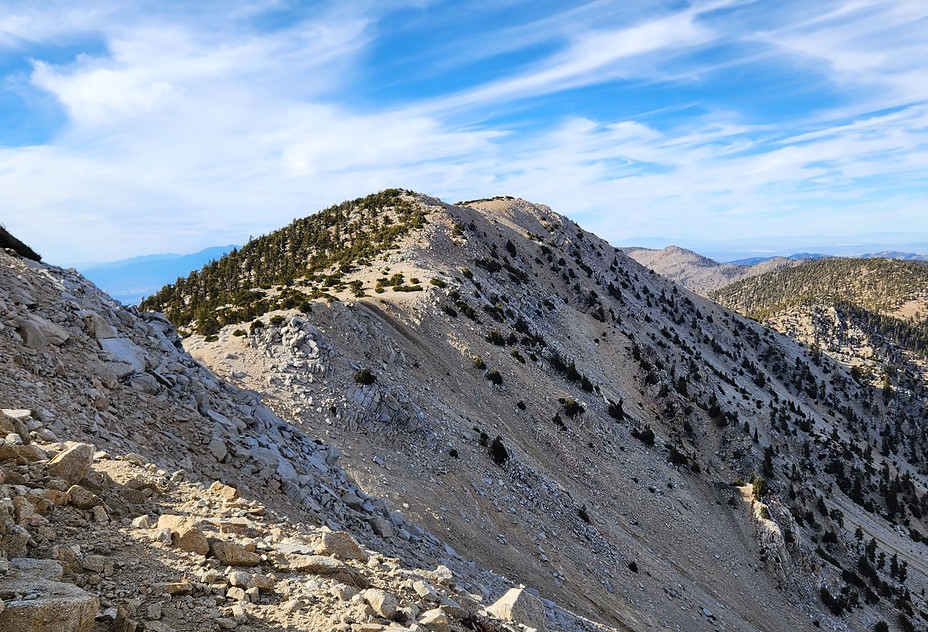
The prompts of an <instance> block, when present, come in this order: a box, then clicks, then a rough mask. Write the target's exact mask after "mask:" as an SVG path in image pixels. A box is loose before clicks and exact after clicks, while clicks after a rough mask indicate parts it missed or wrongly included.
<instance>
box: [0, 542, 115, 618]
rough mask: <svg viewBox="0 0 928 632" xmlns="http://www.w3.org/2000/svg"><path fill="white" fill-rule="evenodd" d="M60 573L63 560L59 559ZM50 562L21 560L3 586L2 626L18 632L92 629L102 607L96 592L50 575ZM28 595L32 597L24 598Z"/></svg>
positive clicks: (0, 599)
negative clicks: (82, 588) (87, 590)
mask: <svg viewBox="0 0 928 632" xmlns="http://www.w3.org/2000/svg"><path fill="white" fill-rule="evenodd" d="M55 565H56V566H57V571H58V572H59V573H60V570H61V566H60V564H57V562H56V563H55ZM48 571H49V568H47V567H46V566H39V567H35V566H33V565H31V564H28V563H25V564H17V560H13V561H12V562H11V564H10V572H9V573H8V574H7V575H6V576H5V577H4V578H3V583H2V586H0V603H3V605H4V608H3V609H2V611H0V630H4V631H5V630H10V631H11V632H12V631H13V630H16V631H17V632H90V631H91V630H92V629H93V627H94V618H95V617H96V616H97V612H98V611H99V602H98V601H97V598H96V597H94V596H93V595H91V594H89V593H87V592H85V591H83V590H81V589H80V588H78V587H77V586H75V585H73V584H65V583H62V582H58V581H54V580H52V579H48V577H47V572H48ZM24 596H28V598H24Z"/></svg>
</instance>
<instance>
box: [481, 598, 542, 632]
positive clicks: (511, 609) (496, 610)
mask: <svg viewBox="0 0 928 632" xmlns="http://www.w3.org/2000/svg"><path fill="white" fill-rule="evenodd" d="M487 612H489V613H490V614H492V615H493V616H496V617H499V618H500V619H502V620H503V621H511V622H513V623H520V624H522V625H525V626H528V627H530V628H535V629H536V630H538V631H539V632H542V631H544V630H547V628H546V627H545V605H544V604H543V603H542V602H541V599H539V598H538V597H535V596H534V595H532V594H530V593H529V592H528V591H526V590H525V589H524V588H510V589H509V590H508V591H507V592H506V594H505V595H503V596H502V597H500V598H499V599H498V600H497V601H496V602H495V603H494V604H493V605H491V606H490V607H489V608H487Z"/></svg>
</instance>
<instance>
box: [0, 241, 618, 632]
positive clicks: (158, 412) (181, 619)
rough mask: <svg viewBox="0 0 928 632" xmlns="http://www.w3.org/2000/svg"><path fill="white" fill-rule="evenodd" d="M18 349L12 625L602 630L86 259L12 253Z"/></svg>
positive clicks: (57, 629) (2, 557)
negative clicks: (344, 454) (390, 492)
mask: <svg viewBox="0 0 928 632" xmlns="http://www.w3.org/2000/svg"><path fill="white" fill-rule="evenodd" d="M0 364H2V371H0V407H2V408H3V412H2V414H0V428H2V429H3V432H2V437H3V438H2V440H0V631H2V632H89V631H91V630H93V631H94V632H104V631H105V632H110V631H118V632H142V631H146V632H200V631H219V630H231V629H239V630H266V631H283V630H327V631H328V630H339V631H346V632H347V631H353V630H366V631H372V632H373V631H376V630H396V631H402V630H406V631H414V630H430V631H441V630H453V631H455V632H463V631H465V630H494V631H503V630H508V631H513V630H515V629H516V627H517V626H518V624H519V623H525V624H529V625H532V626H533V627H537V628H539V629H543V628H544V627H545V626H546V625H547V626H548V627H549V628H551V629H569V630H577V631H580V630H599V629H602V628H601V626H598V625H596V624H594V623H591V622H587V621H584V620H582V619H580V618H578V617H576V616H574V615H572V614H570V613H569V612H566V611H564V610H563V609H561V608H559V607H557V606H556V605H555V604H553V603H552V602H550V601H547V602H544V601H542V600H541V599H539V598H538V597H536V596H534V594H532V593H529V592H526V591H523V590H520V589H518V587H516V586H513V584H512V583H511V582H509V581H508V580H506V579H504V578H503V577H501V576H499V575H497V574H494V573H492V572H489V571H486V570H484V569H483V568H481V567H479V566H478V565H476V564H474V562H472V561H469V560H467V559H465V558H464V557H462V556H460V555H457V554H455V553H454V552H453V551H452V550H451V549H450V548H449V547H448V546H447V545H446V544H445V543H444V542H443V541H442V540H441V538H440V535H437V534H436V533H437V532H430V531H429V530H426V529H423V528H422V527H420V526H419V525H418V524H416V523H415V522H414V521H412V520H410V519H408V518H407V517H406V516H404V509H403V502H404V500H399V502H397V504H389V503H387V502H385V501H384V500H383V499H382V498H380V497H378V496H376V495H372V494H369V493H367V492H366V491H365V488H364V487H363V486H359V485H358V484H357V483H356V482H355V481H354V480H352V479H351V478H350V477H349V476H348V475H346V472H345V471H344V470H343V469H342V468H341V466H340V465H339V450H338V448H337V447H336V446H334V445H332V444H329V443H326V442H324V441H322V440H318V439H314V438H311V437H313V436H318V435H316V434H315V432H314V431H313V433H314V434H312V435H308V434H306V433H305V432H304V431H302V430H300V429H299V428H296V427H294V426H292V425H291V424H289V423H287V422H285V421H284V420H282V419H281V418H280V417H278V416H277V415H275V414H274V413H272V412H271V411H270V410H269V409H268V408H267V407H265V406H264V405H263V404H262V403H261V401H260V399H259V398H258V396H257V394H256V393H255V392H253V391H248V390H242V389H240V388H237V387H235V386H231V385H230V384H228V383H226V382H224V381H223V380H221V379H219V378H216V377H215V376H214V375H213V374H211V373H210V372H209V371H208V370H207V369H205V368H204V367H203V366H201V365H200V364H199V363H197V362H196V361H195V360H194V359H193V358H191V356H190V355H188V354H187V353H186V352H185V351H183V349H182V345H181V340H180V338H179V337H178V335H177V334H176V332H175V330H174V328H173V326H172V325H171V324H170V323H169V322H168V321H167V320H166V319H165V318H164V317H163V316H161V315H159V314H155V313H144V314H140V313H139V312H138V311H137V310H135V309H127V308H125V307H122V306H121V305H119V304H118V303H116V302H115V301H113V300H112V299H110V298H109V297H107V296H106V295H104V294H102V293H101V292H100V291H99V290H97V289H96V288H95V287H94V286H93V285H92V284H90V283H88V282H87V281H86V280H84V279H83V278H82V277H80V276H79V275H78V274H77V273H75V272H74V271H68V270H62V269H60V268H55V267H51V266H45V265H42V264H40V263H36V262H34V261H31V260H28V259H22V258H20V256H19V255H17V254H16V253H15V252H7V251H0ZM320 418H321V416H320ZM305 430H306V431H312V427H311V426H309V425H306V426H305ZM510 589H512V590H510ZM497 599H502V600H501V601H500V602H497V601H496V600H497ZM510 606H511V607H510Z"/></svg>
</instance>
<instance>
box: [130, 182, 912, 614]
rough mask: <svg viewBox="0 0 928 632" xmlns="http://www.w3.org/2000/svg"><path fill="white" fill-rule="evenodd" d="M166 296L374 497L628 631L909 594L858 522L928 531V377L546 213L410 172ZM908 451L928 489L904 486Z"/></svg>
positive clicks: (883, 540)
mask: <svg viewBox="0 0 928 632" xmlns="http://www.w3.org/2000/svg"><path fill="white" fill-rule="evenodd" d="M629 254H630V255H633V254H634V252H631V253H629ZM670 254H671V255H673V256H679V255H681V254H683V253H681V252H680V251H670ZM713 263H714V262H713ZM797 265H799V264H797ZM715 267H720V268H723V269H729V268H725V267H724V266H722V265H721V264H715V266H711V268H712V269H714V268H715ZM731 267H732V268H738V267H737V266H731ZM156 297H157V299H158V300H157V301H152V302H151V303H150V304H148V306H149V307H157V308H163V309H167V310H170V311H171V313H172V318H178V324H179V325H180V326H182V327H183V328H185V329H187V330H188V331H193V332H199V333H193V334H192V335H190V336H188V337H187V338H186V339H185V342H184V344H185V346H186V347H187V348H189V349H190V350H191V353H193V354H194V356H195V357H197V358H198V359H199V360H200V361H201V362H203V363H204V364H205V365H207V366H210V367H213V368H214V369H215V370H216V371H217V372H219V373H220V374H222V375H224V376H226V377H227V378H228V379H230V380H232V381H233V382H235V383H236V384H238V385H240V386H242V387H245V388H248V389H253V390H261V391H262V392H264V393H266V394H267V397H268V399H269V401H270V402H271V403H272V406H273V407H274V409H275V410H276V411H277V412H278V413H279V414H283V415H285V416H287V417H288V418H292V419H294V420H296V422H297V423H298V425H299V426H300V427H301V428H304V429H306V430H307V431H309V432H312V433H315V434H319V435H324V436H326V437H327V438H328V439H330V440H332V441H336V442H337V443H338V444H339V446H340V447H341V448H342V449H343V451H344V452H343V454H344V456H343V462H344V466H345V468H346V470H347V471H349V472H350V474H351V476H352V477H354V480H356V481H358V482H359V483H360V484H361V485H362V486H363V487H364V488H365V489H368V490H372V491H373V492H376V494H378V495H382V496H384V497H385V498H387V499H388V500H390V501H391V502H393V503H399V504H402V505H403V506H404V508H405V509H404V515H408V516H410V517H411V518H413V519H414V520H415V521H416V522H417V523H418V524H422V525H423V526H424V528H426V529H428V530H431V531H440V532H441V533H443V534H445V536H446V537H447V539H448V541H449V544H450V546H451V547H453V548H454V550H455V551H456V552H458V553H460V554H463V555H466V556H468V557H471V558H472V559H474V560H476V561H477V562H478V563H479V564H480V565H483V566H486V567H489V568H492V569H494V570H497V571H499V572H505V573H506V575H507V576H509V577H512V578H515V579H516V581H520V582H522V583H523V584H526V585H529V586H532V587H533V588H535V589H537V590H538V591H539V592H540V594H542V595H545V596H546V597H547V598H550V599H553V600H554V601H555V602H557V603H567V604H572V607H575V608H576V610H577V611H578V612H579V613H580V614H582V615H583V616H586V617H588V618H592V619H595V620H597V621H599V622H600V623H602V624H604V625H610V626H616V627H619V628H623V627H624V628H632V629H637V628H640V627H646V626H652V627H656V628H672V627H680V628H689V627H692V626H693V625H694V624H693V619H694V617H695V619H696V620H697V621H699V622H700V624H702V623H703V622H705V620H707V619H709V620H710V622H712V623H713V624H716V623H717V624H719V625H724V626H725V627H728V628H730V629H755V628H757V627H759V626H758V623H757V622H758V621H760V620H763V621H765V622H774V621H775V622H776V623H771V624H770V628H771V629H783V630H786V629H797V628H798V629H809V628H810V627H811V624H810V623H809V621H810V618H809V613H812V616H813V617H814V619H815V620H816V621H819V622H820V623H821V621H823V620H824V619H825V618H835V617H838V619H835V620H834V621H829V622H828V623H827V624H828V625H834V626H839V625H844V623H842V621H845V620H846V621H847V625H849V626H850V627H857V628H861V629H863V628H865V627H867V626H870V624H871V623H872V621H873V620H877V619H879V618H889V617H891V616H895V612H894V611H893V609H894V608H895V607H896V606H895V605H893V604H895V603H896V602H895V601H892V600H884V599H883V598H881V597H879V596H878V593H876V592H874V596H875V600H871V602H870V603H866V599H870V597H869V596H868V597H863V596H862V595H864V594H867V595H869V593H864V592H857V591H863V588H861V586H859V585H858V583H857V582H856V580H855V579H854V577H858V576H857V574H856V573H857V571H854V570H853V569H855V568H858V564H859V557H860V555H859V552H858V551H857V548H858V544H857V540H855V535H854V534H853V533H852V532H850V531H849V530H848V528H847V526H846V525H862V527H861V529H862V530H864V532H865V533H866V537H867V538H873V539H874V540H875V543H874V544H873V547H874V551H875V554H876V552H878V551H877V550H879V551H899V552H903V551H906V550H909V549H907V547H911V546H915V545H914V544H910V543H916V544H917V543H918V542H920V541H921V534H922V533H925V532H926V529H928V527H926V526H925V524H924V518H923V516H924V515H926V512H925V511H923V509H922V504H923V499H924V498H925V489H926V488H925V478H924V476H925V473H924V472H923V471H921V470H920V469H919V466H918V464H919V463H924V462H928V446H926V445H925V443H924V441H922V440H920V439H917V440H915V441H912V442H906V441H904V440H902V439H900V437H904V436H917V429H916V423H917V422H916V420H917V419H920V418H921V415H922V414H923V412H924V411H923V400H922V399H921V398H920V395H919V394H917V393H915V392H905V391H903V389H898V390H892V389H891V390H890V391H889V392H888V393H887V394H886V395H885V396H884V395H882V394H881V395H880V396H879V397H874V394H873V388H872V386H871V385H870V384H869V383H867V382H865V381H859V380H858V377H859V376H857V375H856V374H853V373H852V372H851V371H850V370H849V368H848V367H845V366H842V365H840V364H838V363H836V362H834V361H833V360H831V359H830V358H828V357H827V356H824V355H822V354H816V353H813V352H812V351H810V350H809V349H807V348H804V347H803V346H802V345H800V344H798V343H796V342H794V341H792V340H790V339H788V338H785V337H783V336H781V335H779V334H777V333H775V332H773V331H771V330H768V329H765V328H763V327H762V326H761V325H759V324H758V323H756V322H753V321H750V320H748V319H746V318H743V317H741V316H739V315H737V314H735V313H732V312H729V311H727V310H725V309H724V308H721V307H720V306H718V305H716V304H714V303H712V302H711V301H709V300H708V299H706V298H704V297H701V296H697V295H695V294H691V293H689V292H688V291H686V290H684V289H682V288H681V287H680V286H678V285H676V284H674V283H672V282H670V281H668V280H666V279H663V278H661V277H660V276H658V275H657V274H655V273H653V272H652V271H649V270H647V269H646V268H644V267H643V266H641V265H640V264H638V263H637V262H636V261H634V260H633V259H632V258H629V256H625V254H623V253H622V252H620V251H618V250H616V249H614V248H613V247H611V246H610V245H609V244H608V243H606V242H605V241H603V240H602V239H600V238H599V237H597V236H595V235H593V234H591V233H589V232H586V231H584V230H583V229H582V228H580V227H578V226H577V225H576V224H574V223H573V222H571V221H570V220H568V219H566V218H564V217H562V216H560V215H558V214H557V213H555V212H553V211H552V210H551V209H549V208H548V207H546V206H544V205H540V204H534V203H531V202H527V201H525V200H519V199H516V198H506V197H503V198H492V199H485V200H473V201H469V202H466V203H462V204H459V205H452V204H446V203H444V202H442V201H440V200H438V199H435V198H430V197H428V196H421V195H419V194H412V193H410V192H406V191H398V190H390V191H386V192H382V193H379V194H375V195H374V196H368V197H367V198H359V199H357V200H353V201H350V202H345V203H343V204H341V205H337V206H335V207H331V208H329V209H326V210H324V211H322V212H320V213H319V214H316V215H313V216H310V217H307V218H304V219H302V220H297V221H296V222H294V223H293V224H291V225H290V226H288V227H285V228H282V229H280V230H279V231H275V232H274V233H271V234H270V235H268V236H266V237H265V238H260V239H258V240H255V241H254V242H251V243H250V244H248V245H246V246H245V247H243V248H242V249H241V250H240V251H239V252H238V253H236V254H235V255H230V256H228V257H226V258H224V259H222V260H220V261H218V262H216V263H215V264H212V265H210V266H207V267H206V268H204V269H203V270H202V271H201V272H200V273H198V274H196V275H192V277H191V278H190V279H188V280H186V281H185V283H183V284H178V285H176V286H174V287H171V288H166V289H165V290H164V291H163V292H162V293H159V295H156ZM159 301H160V302H159ZM204 323H205V324H206V325H208V326H206V327H204ZM891 410H893V411H898V412H899V413H900V414H896V413H893V414H892V415H891V418H892V422H886V421H884V420H886V419H888V418H889V417H888V416H887V415H889V411H891ZM876 420H880V421H879V423H877V421H876ZM878 426H879V429H878ZM886 436H890V437H894V439H888V440H887V441H888V443H886V445H885V448H886V451H885V454H882V453H880V450H881V449H883V448H884V445H883V443H882V442H881V441H882V440H881V438H880V437H886ZM868 447H869V451H868ZM890 454H892V455H893V456H892V457H890V456H889V455H890ZM839 455H840V456H839ZM894 458H895V459H896V462H895V463H894V462H893V459H894ZM836 459H838V460H840V461H841V463H842V465H841V466H840V467H838V466H837V465H834V462H835V460H836ZM900 459H901V460H900ZM884 471H885V472H888V474H886V476H889V477H890V480H891V479H892V477H893V476H895V475H896V473H898V475H899V476H900V477H902V476H903V475H904V474H905V473H908V474H909V476H910V480H912V486H911V487H909V486H907V485H902V484H901V483H900V490H902V491H899V492H897V493H896V496H895V500H893V499H892V498H889V497H888V496H886V495H884V494H882V493H881V491H880V490H881V489H883V488H882V487H881V486H880V482H879V481H880V479H881V477H882V476H884V475H883V474H882V472H884ZM900 480H901V478H900ZM751 481H753V486H752V485H750V484H745V483H750V482H751ZM857 482H859V489H858V485H857ZM824 490H830V491H828V492H827V493H825V492H824ZM858 492H859V493H858ZM900 507H905V508H904V509H900ZM903 517H904V518H905V519H907V520H908V521H909V522H908V526H907V527H906V528H905V529H908V530H907V531H906V530H905V529H903V530H902V531H898V530H896V529H895V526H899V525H900V524H904V523H902V522H901V521H902V520H903ZM842 525H844V526H842ZM488 533H489V534H493V535H492V537H488V536H487V534H488ZM868 541H869V540H868ZM868 546H869V545H868ZM916 548H917V547H916ZM758 551H760V558H758ZM899 554H900V555H903V556H905V559H906V560H907V563H908V564H909V569H908V571H907V573H908V577H907V581H909V583H910V584H911V585H913V586H914V585H916V583H915V582H921V581H925V580H928V577H926V576H925V575H924V571H923V570H917V569H919V568H921V567H920V566H919V564H920V563H918V562H917V560H918V559H919V557H918V554H909V553H899ZM758 559H759V560H760V561H758ZM681 560H685V561H686V562H685V563H681ZM868 564H870V562H868ZM868 568H871V567H870V566H868ZM872 568H873V573H874V575H872V577H876V578H877V579H878V580H879V581H880V582H884V581H885V582H887V586H890V585H896V584H898V574H899V570H898V565H897V569H896V573H895V574H894V575H890V574H888V573H889V571H888V570H887V569H886V567H885V566H884V568H883V569H879V568H877V567H876V566H873V567H872ZM695 569H698V572H696V570H695ZM811 569H814V570H811ZM868 572H869V571H868ZM852 573H853V574H854V575H853V577H852V575H851V574H852ZM745 576H750V577H751V578H752V581H751V582H750V585H746V584H745V583H744V581H743V578H744V577H745ZM868 577H871V576H870V575H868ZM866 581H867V582H869V581H870V580H869V579H868V580H866ZM874 581H876V580H874ZM891 581H892V582H895V583H894V584H890V582H891ZM861 582H865V580H863V579H861ZM903 583H905V582H903ZM866 585H867V584H866V583H865V586H866ZM874 585H875V584H874ZM633 587H638V588H633ZM626 589H627V590H628V591H631V592H626ZM668 591H670V592H668ZM823 591H824V592H823ZM671 593H672V594H671ZM851 593H855V594H857V595H858V597H857V598H856V600H855V598H854V597H852V596H851ZM826 594H827V597H826V596H825V595H826ZM894 594H895V595H896V597H899V596H900V595H908V596H909V598H911V599H912V608H913V611H914V609H915V608H923V607H926V606H925V604H924V600H923V598H922V597H920V596H918V595H917V594H914V593H911V591H907V590H903V589H902V588H897V589H896V591H895V593H894ZM629 595H633V596H629ZM797 604H798V605H797ZM852 604H853V605H852ZM706 612H709V613H710V614H706ZM710 615H711V617H710Z"/></svg>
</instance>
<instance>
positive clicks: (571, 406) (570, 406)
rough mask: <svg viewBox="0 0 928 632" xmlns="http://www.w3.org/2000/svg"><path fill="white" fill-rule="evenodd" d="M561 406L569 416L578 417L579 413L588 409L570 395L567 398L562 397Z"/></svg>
mask: <svg viewBox="0 0 928 632" xmlns="http://www.w3.org/2000/svg"><path fill="white" fill-rule="evenodd" d="M560 402H561V406H562V407H563V409H564V414H565V415H567V416H568V417H576V416H577V415H582V414H583V413H584V411H585V410H586V409H585V408H584V407H583V406H582V405H581V404H580V403H579V402H578V401H576V400H575V399H572V398H570V397H568V398H567V399H563V398H562V399H561V400H560Z"/></svg>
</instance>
